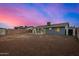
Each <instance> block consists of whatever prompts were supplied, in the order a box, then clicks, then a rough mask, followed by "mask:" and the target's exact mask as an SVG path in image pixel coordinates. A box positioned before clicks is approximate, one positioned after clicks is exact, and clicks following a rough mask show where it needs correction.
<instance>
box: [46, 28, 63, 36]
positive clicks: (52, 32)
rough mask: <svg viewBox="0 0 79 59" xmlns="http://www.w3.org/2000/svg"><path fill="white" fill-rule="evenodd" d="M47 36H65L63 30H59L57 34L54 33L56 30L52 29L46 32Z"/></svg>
mask: <svg viewBox="0 0 79 59" xmlns="http://www.w3.org/2000/svg"><path fill="white" fill-rule="evenodd" d="M47 34H50V35H65V28H60V31H59V32H57V31H56V28H53V29H52V30H47Z"/></svg>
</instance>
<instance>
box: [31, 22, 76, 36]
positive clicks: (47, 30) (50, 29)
mask: <svg viewBox="0 0 79 59" xmlns="http://www.w3.org/2000/svg"><path fill="white" fill-rule="evenodd" d="M48 24H49V25H48ZM32 32H33V34H49V35H66V36H68V35H69V36H75V35H76V28H75V27H69V23H59V24H50V23H47V25H43V26H37V27H34V29H33V31H32Z"/></svg>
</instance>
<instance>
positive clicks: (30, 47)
mask: <svg viewBox="0 0 79 59" xmlns="http://www.w3.org/2000/svg"><path fill="white" fill-rule="evenodd" d="M0 55H3V56H79V42H78V41H77V40H75V38H73V37H66V36H57V35H33V34H15V35H6V36H0Z"/></svg>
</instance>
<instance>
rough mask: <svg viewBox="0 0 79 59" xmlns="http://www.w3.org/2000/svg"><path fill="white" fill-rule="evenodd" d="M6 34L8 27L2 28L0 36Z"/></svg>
mask: <svg viewBox="0 0 79 59" xmlns="http://www.w3.org/2000/svg"><path fill="white" fill-rule="evenodd" d="M4 35H6V29H4V28H0V36H4Z"/></svg>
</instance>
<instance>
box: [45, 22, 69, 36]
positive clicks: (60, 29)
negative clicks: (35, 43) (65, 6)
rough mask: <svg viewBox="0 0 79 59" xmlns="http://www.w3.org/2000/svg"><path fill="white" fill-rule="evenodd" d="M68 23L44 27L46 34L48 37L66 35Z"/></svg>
mask: <svg viewBox="0 0 79 59" xmlns="http://www.w3.org/2000/svg"><path fill="white" fill-rule="evenodd" d="M68 27H69V24H68V23H60V24H52V25H51V26H47V27H46V33H47V34H50V35H68Z"/></svg>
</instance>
